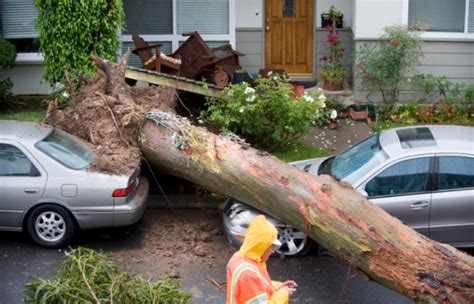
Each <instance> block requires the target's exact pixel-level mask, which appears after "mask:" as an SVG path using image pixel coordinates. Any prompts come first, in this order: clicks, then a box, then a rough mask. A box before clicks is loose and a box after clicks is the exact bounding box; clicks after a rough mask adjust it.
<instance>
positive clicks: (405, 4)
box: [402, 0, 474, 40]
mask: <svg viewBox="0 0 474 304" xmlns="http://www.w3.org/2000/svg"><path fill="white" fill-rule="evenodd" d="M409 1H410V0H402V24H403V25H408V14H409ZM470 1H474V0H466V3H465V5H466V7H465V10H464V32H463V33H459V32H424V33H423V34H421V38H422V39H426V40H430V39H433V40H436V39H453V40H458V39H468V40H471V39H474V33H469V32H468V22H469V19H468V16H469V2H470Z"/></svg>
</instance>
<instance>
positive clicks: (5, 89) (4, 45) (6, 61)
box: [0, 39, 16, 102]
mask: <svg viewBox="0 0 474 304" xmlns="http://www.w3.org/2000/svg"><path fill="white" fill-rule="evenodd" d="M15 58H16V48H15V46H14V45H13V44H12V43H11V42H10V41H7V40H5V39H0V70H3V69H7V68H11V67H13V65H14V64H15ZM12 87H13V83H12V82H11V81H10V79H9V78H6V79H3V80H0V102H2V101H4V100H5V98H6V97H7V96H9V95H10V94H11V89H12Z"/></svg>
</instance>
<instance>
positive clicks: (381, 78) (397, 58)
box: [356, 26, 422, 119]
mask: <svg viewBox="0 0 474 304" xmlns="http://www.w3.org/2000/svg"><path fill="white" fill-rule="evenodd" d="M384 30H385V33H384V34H382V35H381V36H380V39H381V42H380V44H377V45H375V44H373V43H370V44H369V43H366V44H363V45H362V46H361V48H360V49H359V50H357V52H356V76H357V77H358V78H359V86H360V88H361V89H363V90H368V91H369V92H371V93H372V92H380V93H381V94H382V98H383V103H384V111H385V112H384V113H381V114H384V117H381V118H382V119H386V118H388V116H389V115H390V114H391V113H392V112H393V111H394V109H395V104H396V103H397V102H398V95H399V90H400V86H401V84H402V83H403V82H404V80H405V75H406V74H407V73H408V72H410V71H411V70H412V69H413V67H414V66H415V65H416V64H417V63H418V60H419V58H420V56H421V55H422V52H421V44H422V41H421V39H420V38H419V36H418V33H417V32H413V31H410V30H409V29H408V28H407V27H405V26H392V27H386V28H385V29H384Z"/></svg>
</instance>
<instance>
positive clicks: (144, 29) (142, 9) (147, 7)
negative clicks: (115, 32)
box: [123, 0, 173, 35]
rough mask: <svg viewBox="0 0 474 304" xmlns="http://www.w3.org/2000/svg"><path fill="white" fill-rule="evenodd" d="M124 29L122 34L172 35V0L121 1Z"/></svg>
mask: <svg viewBox="0 0 474 304" xmlns="http://www.w3.org/2000/svg"><path fill="white" fill-rule="evenodd" d="M123 9H124V11H125V22H126V25H127V26H126V29H125V30H124V31H123V33H124V34H130V35H131V34H133V33H138V34H140V35H164V34H173V1H172V0H155V1H150V0H123Z"/></svg>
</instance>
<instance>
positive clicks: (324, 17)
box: [321, 14, 344, 28]
mask: <svg viewBox="0 0 474 304" xmlns="http://www.w3.org/2000/svg"><path fill="white" fill-rule="evenodd" d="M343 17H344V14H341V16H338V17H336V28H342V18H343ZM331 25H332V21H331V17H330V16H329V14H321V27H322V28H325V27H327V26H331Z"/></svg>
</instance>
